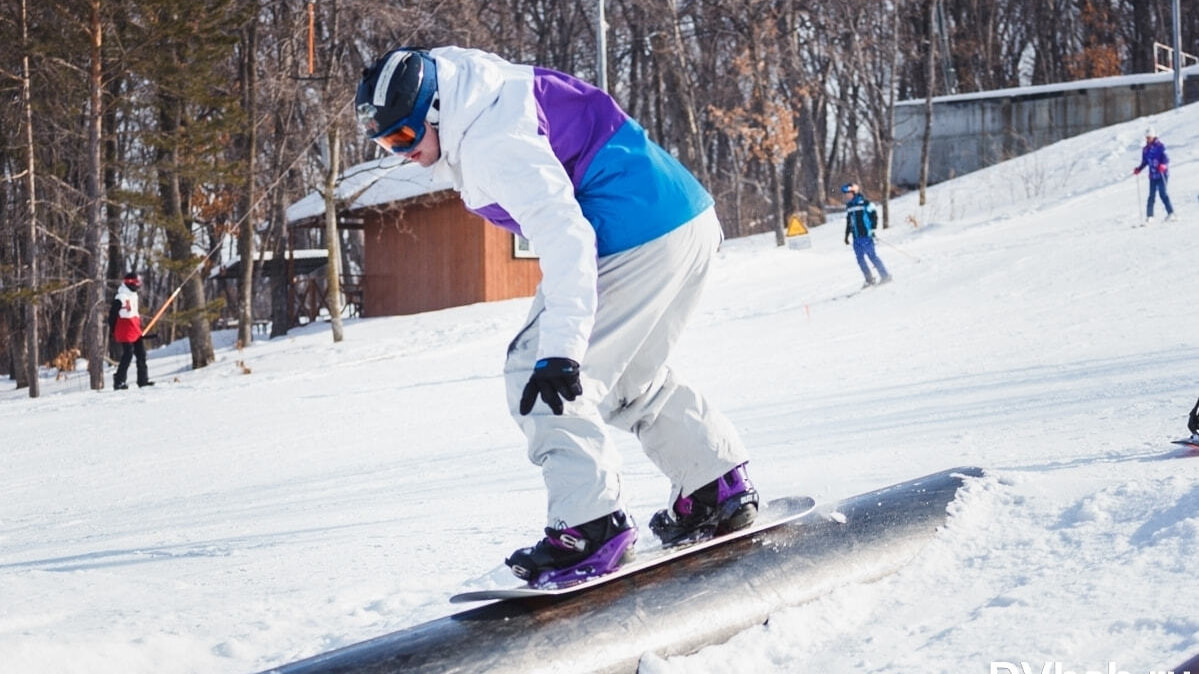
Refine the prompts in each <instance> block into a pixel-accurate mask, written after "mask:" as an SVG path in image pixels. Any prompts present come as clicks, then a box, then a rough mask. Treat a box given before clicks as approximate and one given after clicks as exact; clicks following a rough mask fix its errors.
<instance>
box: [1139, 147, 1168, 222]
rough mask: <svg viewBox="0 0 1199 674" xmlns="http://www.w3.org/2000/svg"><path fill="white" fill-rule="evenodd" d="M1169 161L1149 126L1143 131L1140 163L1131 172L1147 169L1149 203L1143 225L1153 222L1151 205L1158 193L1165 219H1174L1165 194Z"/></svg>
mask: <svg viewBox="0 0 1199 674" xmlns="http://www.w3.org/2000/svg"><path fill="white" fill-rule="evenodd" d="M1169 164H1170V159H1169V157H1167V156H1166V146H1165V145H1164V144H1163V143H1162V141H1161V139H1160V138H1158V137H1157V131H1156V130H1155V129H1154V128H1153V127H1152V126H1151V127H1149V128H1148V129H1145V147H1143V148H1141V163H1140V164H1139V165H1138V166H1137V167H1136V168H1134V169H1133V170H1132V174H1133V175H1138V174H1140V172H1141V170H1142V169H1144V168H1145V167H1146V166H1148V167H1149V201H1148V202H1147V203H1146V204H1145V224H1147V225H1148V224H1151V223H1152V222H1153V204H1154V202H1155V201H1156V200H1157V198H1156V197H1157V195H1158V194H1159V193H1160V194H1161V197H1162V205H1163V206H1165V207H1166V219H1165V220H1164V222H1169V221H1171V220H1173V219H1174V207H1173V206H1171V205H1170V197H1169V196H1168V195H1167V194H1166V181H1167V180H1168V179H1169V168H1170V166H1169Z"/></svg>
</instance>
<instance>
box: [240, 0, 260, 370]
mask: <svg viewBox="0 0 1199 674" xmlns="http://www.w3.org/2000/svg"><path fill="white" fill-rule="evenodd" d="M257 49H258V17H257V13H255V17H254V18H253V19H252V20H251V21H250V25H249V26H248V27H247V28H246V39H245V41H244V48H243V50H242V63H241V67H242V72H241V81H242V107H243V108H244V109H245V112H246V131H245V133H244V134H242V138H241V139H240V140H241V144H242V145H243V151H244V156H243V157H242V158H244V159H245V162H246V187H245V189H244V190H243V191H242V195H243V196H242V207H241V209H239V210H240V211H241V219H240V221H241V226H240V227H239V234H238V238H237V254H238V257H240V258H241V278H240V279H238V286H237V290H238V298H237V302H238V315H237V341H238V343H239V344H241V345H242V346H243V347H244V346H249V345H250V342H252V341H253V340H254V221H255V217H254V210H255V208H254V202H255V192H254V174H255V172H256V170H257V164H256V162H255V159H256V157H257V145H258V142H257V139H258V134H257V132H256V129H257V127H258V119H257V116H258V111H257V105H256V102H257V98H258V93H257V92H258V82H257V77H256V76H255V74H256V72H257V68H256V67H255V52H256V51H257Z"/></svg>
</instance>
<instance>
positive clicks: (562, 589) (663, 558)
mask: <svg viewBox="0 0 1199 674" xmlns="http://www.w3.org/2000/svg"><path fill="white" fill-rule="evenodd" d="M815 507H816V501H815V500H814V499H812V498H810V497H807V496H791V497H784V498H780V499H775V500H773V501H770V502H769V503H767V504H766V505H765V506H764V507H762V508H761V509H760V510H759V511H758V516H757V518H756V519H755V520H754V522H753V523H752V524H750V525H749V526H747V527H745V528H743V529H738V530H736V531H732V532H729V533H727V534H723V535H714V536H711V537H708V538H706V539H702V540H699V541H693V542H687V543H681V544H678V545H673V546H670V547H656V548H651V549H648V550H645V551H643V552H638V553H636V556H635V557H633V559H632V561H630V562H628V563H627V564H624V565H623V566H621V567H619V568H617V569H615V570H613V571H612V572H611V573H607V574H604V575H600V576H593V577H591V578H586V579H583V580H580V581H577V582H574V583H570V584H562V583H559V584H557V586H549V587H533V586H530V585H528V584H522V585H519V586H516V587H509V588H497V589H491V590H475V591H471V592H462V593H460V594H456V595H454V596H452V597H450V602H451V603H455V604H460V603H464V602H472V601H488V600H494V599H524V598H529V597H557V596H562V595H567V594H573V593H575V592H583V591H585V590H589V589H591V588H594V587H597V586H599V585H603V584H605V583H608V582H610V581H613V580H616V579H618V578H624V577H626V576H630V575H632V574H635V573H638V572H640V571H644V570H646V569H650V568H653V567H656V566H660V565H662V564H666V563H669V562H671V561H673V560H677V559H679V558H681V557H685V556H688V555H692V554H695V553H698V552H700V551H702V550H707V549H708V548H712V547H716V546H719V545H723V544H725V543H728V542H731V541H735V540H738V539H740V538H745V537H747V536H752V535H753V534H757V533H762V532H766V531H769V530H770V529H773V528H775V527H778V526H780V525H783V524H786V523H787V522H790V521H792V520H796V519H798V518H800V517H803V516H804V515H806V514H808V513H809V512H811V511H812V510H813V509H814V508H815Z"/></svg>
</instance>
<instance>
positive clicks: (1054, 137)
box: [892, 68, 1199, 187]
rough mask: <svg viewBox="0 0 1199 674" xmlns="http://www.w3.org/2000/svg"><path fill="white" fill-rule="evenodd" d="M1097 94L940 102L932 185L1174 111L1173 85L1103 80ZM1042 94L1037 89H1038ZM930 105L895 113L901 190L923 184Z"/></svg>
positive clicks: (1186, 94)
mask: <svg viewBox="0 0 1199 674" xmlns="http://www.w3.org/2000/svg"><path fill="white" fill-rule="evenodd" d="M1183 72H1184V73H1186V74H1188V75H1190V77H1188V78H1186V79H1184V87H1183V100H1184V102H1186V103H1191V102H1194V101H1196V100H1199V73H1197V72H1195V69H1194V68H1190V69H1186V70H1184V71H1183ZM1094 82H1095V83H1096V84H1095V86H1090V87H1087V88H1075V89H1060V90H1049V91H1045V90H1044V88H1043V87H1042V88H1041V89H1042V91H1039V92H1037V93H1029V94H1026V95H1022V94H1018V93H1017V94H1013V93H1012V92H1013V91H1017V92H1018V91H1019V90H1006V91H1005V92H996V94H995V95H994V96H986V95H985V94H983V95H978V94H972V95H969V96H946V97H942V98H939V99H938V98H934V99H933V129H932V140H931V142H930V145H929V182H930V183H938V182H941V181H943V180H948V179H950V178H953V177H956V176H959V175H962V174H965V173H969V172H971V171H975V170H977V169H980V168H984V167H986V166H990V165H992V164H995V163H998V162H1000V161H1004V160H1006V159H1010V158H1012V157H1016V156H1019V155H1022V154H1025V153H1027V152H1031V151H1033V150H1036V149H1038V148H1041V147H1044V146H1046V145H1049V144H1052V143H1055V142H1057V141H1059V140H1062V139H1064V138H1069V137H1071V136H1076V135H1078V134H1081V133H1085V132H1087V131H1093V130H1095V129H1098V128H1102V127H1105V126H1111V125H1112V124H1118V123H1120V122H1126V121H1129V120H1132V119H1136V118H1138V117H1144V116H1146V115H1152V114H1156V113H1159V112H1163V111H1166V110H1169V109H1171V108H1172V107H1173V106H1174V86H1173V81H1172V79H1170V78H1169V77H1158V78H1156V81H1151V82H1146V81H1145V79H1144V78H1143V77H1142V78H1139V79H1137V78H1133V79H1132V80H1126V81H1125V82H1126V83H1122V78H1118V77H1117V78H1104V79H1102V80H1095V81H1094ZM1034 91H1035V89H1034ZM924 108H925V102H924V101H904V102H903V103H900V104H898V105H897V106H896V108H895V138H896V148H895V155H894V158H893V161H892V172H893V178H892V180H893V182H894V183H895V184H896V185H898V186H901V187H914V186H916V185H918V184H919V181H920V161H921V143H922V141H923V135H924Z"/></svg>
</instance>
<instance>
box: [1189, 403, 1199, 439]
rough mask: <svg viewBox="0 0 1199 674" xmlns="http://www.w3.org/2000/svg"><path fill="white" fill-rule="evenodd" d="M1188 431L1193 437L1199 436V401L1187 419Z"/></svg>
mask: <svg viewBox="0 0 1199 674" xmlns="http://www.w3.org/2000/svg"><path fill="white" fill-rule="evenodd" d="M1187 429H1188V430H1189V431H1190V432H1191V435H1199V400H1196V401H1195V406H1194V407H1193V408H1191V416H1190V417H1189V418H1188V419H1187Z"/></svg>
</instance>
